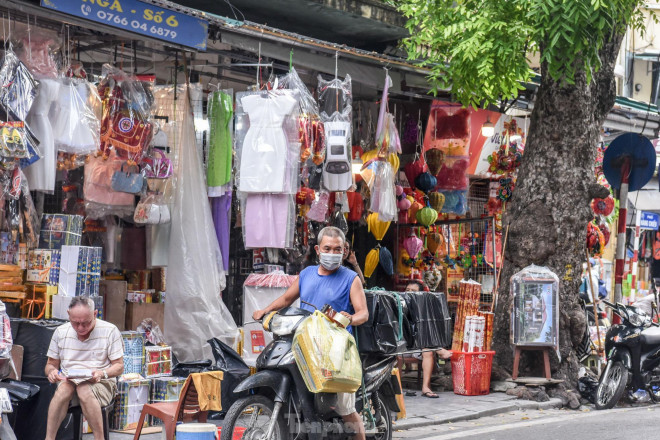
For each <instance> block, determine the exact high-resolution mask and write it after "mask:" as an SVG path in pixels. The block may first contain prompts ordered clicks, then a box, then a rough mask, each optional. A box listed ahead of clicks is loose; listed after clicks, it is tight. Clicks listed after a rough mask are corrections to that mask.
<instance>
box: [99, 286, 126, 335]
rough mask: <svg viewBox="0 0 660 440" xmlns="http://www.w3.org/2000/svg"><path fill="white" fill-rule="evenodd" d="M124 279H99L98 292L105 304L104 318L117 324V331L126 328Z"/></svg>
mask: <svg viewBox="0 0 660 440" xmlns="http://www.w3.org/2000/svg"><path fill="white" fill-rule="evenodd" d="M127 290H128V285H127V283H126V281H118V280H101V282H100V283H99V293H100V294H101V296H102V297H103V302H104V304H105V320H106V321H108V322H111V323H113V324H114V325H116V326H117V328H118V329H119V331H124V330H126V294H127Z"/></svg>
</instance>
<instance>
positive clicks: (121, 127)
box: [101, 105, 153, 161]
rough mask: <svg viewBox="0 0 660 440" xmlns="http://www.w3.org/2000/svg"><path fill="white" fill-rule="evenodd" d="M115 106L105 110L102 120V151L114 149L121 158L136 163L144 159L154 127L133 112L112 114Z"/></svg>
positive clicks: (107, 107) (108, 106)
mask: <svg viewBox="0 0 660 440" xmlns="http://www.w3.org/2000/svg"><path fill="white" fill-rule="evenodd" d="M113 107H114V106H112V105H107V106H104V109H103V118H102V120H101V150H102V151H106V150H107V149H109V148H110V147H114V148H115V150H116V151H117V154H118V155H119V156H121V157H129V158H132V159H135V160H136V161H137V160H139V159H140V158H142V156H143V155H144V152H145V151H146V149H147V147H148V146H149V143H151V138H152V136H153V125H152V123H151V122H149V121H147V120H144V119H142V118H141V117H139V116H138V115H137V114H136V113H134V112H131V111H126V110H123V111H119V112H116V113H113V112H112V109H113Z"/></svg>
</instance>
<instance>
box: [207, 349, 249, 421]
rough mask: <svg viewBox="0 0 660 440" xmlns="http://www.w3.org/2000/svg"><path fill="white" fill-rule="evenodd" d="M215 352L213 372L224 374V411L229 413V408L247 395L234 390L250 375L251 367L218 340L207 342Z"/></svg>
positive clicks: (222, 391) (222, 390) (222, 392)
mask: <svg viewBox="0 0 660 440" xmlns="http://www.w3.org/2000/svg"><path fill="white" fill-rule="evenodd" d="M207 342H208V343H209V344H210V345H211V349H212V350H213V357H214V358H215V362H214V363H213V366H212V368H210V369H211V370H220V371H222V372H224V377H223V378H222V389H221V396H222V402H221V403H222V410H223V411H227V410H229V407H230V406H231V405H232V403H234V402H235V401H236V400H237V399H239V398H240V397H243V396H244V395H245V394H247V393H241V394H235V393H234V389H235V388H236V387H237V386H238V384H239V383H241V382H242V381H243V379H245V378H246V377H248V376H249V375H250V367H248V366H247V364H246V363H245V362H244V361H243V359H241V356H240V355H239V354H238V353H236V351H234V350H233V349H232V348H231V347H230V346H228V345H227V344H225V343H224V342H222V341H220V340H218V339H215V338H214V339H209V340H208V341H207Z"/></svg>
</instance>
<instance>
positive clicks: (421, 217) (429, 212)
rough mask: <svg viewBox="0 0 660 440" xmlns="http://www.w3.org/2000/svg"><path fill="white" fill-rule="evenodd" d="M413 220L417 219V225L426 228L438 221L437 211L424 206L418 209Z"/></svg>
mask: <svg viewBox="0 0 660 440" xmlns="http://www.w3.org/2000/svg"><path fill="white" fill-rule="evenodd" d="M415 218H416V219H417V223H419V224H420V225H424V226H426V227H427V228H428V227H429V226H430V225H432V224H433V223H435V221H436V220H437V219H438V211H436V210H435V209H433V208H431V207H430V206H426V207H424V208H422V209H420V210H419V211H417V214H415Z"/></svg>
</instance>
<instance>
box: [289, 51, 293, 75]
mask: <svg viewBox="0 0 660 440" xmlns="http://www.w3.org/2000/svg"><path fill="white" fill-rule="evenodd" d="M291 69H293V49H291V52H289V72H291Z"/></svg>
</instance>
